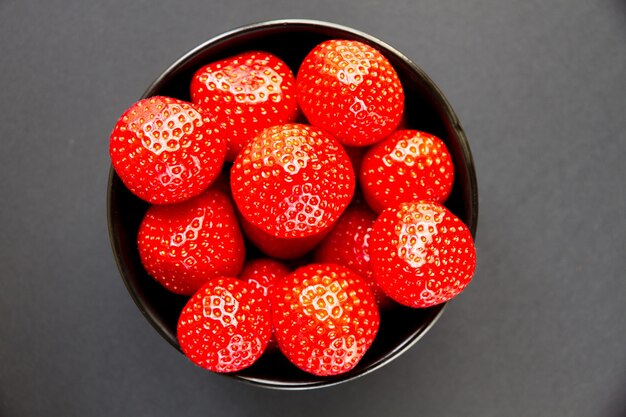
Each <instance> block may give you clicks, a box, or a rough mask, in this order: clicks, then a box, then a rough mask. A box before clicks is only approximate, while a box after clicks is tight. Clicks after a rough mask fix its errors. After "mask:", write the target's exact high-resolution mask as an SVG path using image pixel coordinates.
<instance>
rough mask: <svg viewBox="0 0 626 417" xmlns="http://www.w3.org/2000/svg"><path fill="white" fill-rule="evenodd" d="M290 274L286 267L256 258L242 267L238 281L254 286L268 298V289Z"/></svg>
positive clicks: (273, 260)
mask: <svg viewBox="0 0 626 417" xmlns="http://www.w3.org/2000/svg"><path fill="white" fill-rule="evenodd" d="M289 272H291V271H290V270H289V268H288V267H287V265H285V264H284V263H282V262H280V261H277V260H275V259H271V258H257V259H253V260H251V261H248V262H246V263H245V265H244V266H243V270H242V271H241V274H240V275H239V279H241V280H242V281H245V282H248V283H250V284H252V285H254V287H255V289H256V290H257V291H260V292H261V293H262V294H263V296H264V297H268V296H269V291H270V288H271V287H272V286H273V285H274V282H276V281H277V280H279V279H282V278H284V277H285V276H287V274H289Z"/></svg>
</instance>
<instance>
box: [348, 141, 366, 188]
mask: <svg viewBox="0 0 626 417" xmlns="http://www.w3.org/2000/svg"><path fill="white" fill-rule="evenodd" d="M343 148H344V149H345V151H346V153H347V154H348V157H349V158H350V162H351V163H352V168H353V169H354V173H355V174H356V176H357V180H358V176H359V173H360V172H361V165H362V164H363V158H365V154H366V153H367V151H368V150H369V149H370V148H369V147H367V146H344V147H343Z"/></svg>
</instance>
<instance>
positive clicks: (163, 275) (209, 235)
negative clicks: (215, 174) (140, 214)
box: [137, 187, 245, 295]
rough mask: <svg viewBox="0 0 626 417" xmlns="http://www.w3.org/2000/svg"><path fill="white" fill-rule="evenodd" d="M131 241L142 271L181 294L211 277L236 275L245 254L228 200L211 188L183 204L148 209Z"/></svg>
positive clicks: (194, 290)
mask: <svg viewBox="0 0 626 417" xmlns="http://www.w3.org/2000/svg"><path fill="white" fill-rule="evenodd" d="M137 242H138V247H139V255H140V258H141V262H142V263H143V265H144V267H145V268H146V271H147V272H148V274H150V275H151V276H152V277H154V279H156V280H157V281H158V282H159V283H160V284H161V285H163V286H164V287H165V288H167V289H168V290H169V291H171V292H174V293H177V294H183V295H191V294H193V293H194V292H196V291H197V290H198V288H200V287H201V286H202V285H204V284H205V283H206V282H207V281H209V280H210V279H212V278H217V277H220V276H237V275H238V274H239V273H240V272H241V268H242V266H243V263H244V259H245V246H244V240H243V235H242V233H241V230H240V229H239V225H238V223H237V218H236V214H235V212H234V209H233V207H232V204H231V202H230V200H229V199H228V197H227V196H226V195H225V194H224V193H223V192H222V191H220V190H219V189H217V188H213V187H212V188H210V189H208V190H206V191H205V192H204V193H202V194H201V195H199V196H197V197H195V198H193V199H191V200H188V201H185V202H183V203H179V204H173V205H163V206H151V207H150V208H148V211H147V212H146V215H145V216H144V218H143V220H142V222H141V225H140V227H139V233H138V237H137Z"/></svg>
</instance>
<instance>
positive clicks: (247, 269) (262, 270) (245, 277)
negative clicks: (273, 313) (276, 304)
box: [239, 258, 291, 351]
mask: <svg viewBox="0 0 626 417" xmlns="http://www.w3.org/2000/svg"><path fill="white" fill-rule="evenodd" d="M289 273H291V269H290V268H289V267H287V265H285V264H284V263H282V262H280V261H277V260H275V259H271V258H257V259H252V260H250V261H248V262H246V263H245V265H244V266H243V270H242V271H241V274H240V275H239V279H241V280H242V281H245V282H248V283H250V284H252V285H253V286H254V290H255V291H259V292H260V293H261V294H262V295H263V297H265V298H266V299H267V300H268V301H269V300H270V292H271V291H272V288H274V283H275V282H276V281H279V280H281V279H283V278H284V277H286V276H287V275H289ZM270 307H271V305H270ZM277 348H278V344H277V343H276V338H275V337H274V335H273V332H272V337H271V338H270V340H269V342H268V344H267V348H266V351H270V350H275V349H277Z"/></svg>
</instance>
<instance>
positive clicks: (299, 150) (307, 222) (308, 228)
mask: <svg viewBox="0 0 626 417" xmlns="http://www.w3.org/2000/svg"><path fill="white" fill-rule="evenodd" d="M230 183H231V189H232V193H233V199H234V200H235V203H236V204H237V207H238V208H239V211H240V213H241V215H242V216H243V217H244V218H245V220H246V221H248V222H249V223H251V224H252V225H254V226H256V227H257V228H259V229H260V230H262V231H263V232H265V233H267V234H269V235H271V236H274V237H278V238H289V239H292V238H306V237H310V236H313V235H317V234H320V233H322V232H324V231H326V230H328V229H329V228H330V227H331V226H332V225H333V224H334V223H335V222H336V221H337V219H338V218H339V216H340V215H341V213H342V212H343V211H344V210H345V208H346V206H347V205H348V203H349V202H350V199H351V198H352V195H353V193H354V187H355V178H354V171H353V170H352V165H351V164H350V159H349V158H348V155H347V154H346V152H345V151H344V150H343V148H342V146H341V144H339V142H337V140H335V139H334V138H333V137H332V136H330V135H328V134H326V133H325V132H323V131H321V130H319V129H317V128H314V127H311V126H306V125H300V124H286V125H279V126H274V127H271V128H268V129H266V130H264V131H263V132H261V133H260V134H259V135H258V136H256V137H255V138H254V139H253V140H252V141H251V142H249V143H248V144H247V145H246V146H245V147H244V148H243V149H242V151H241V152H240V153H239V155H237V159H236V160H235V163H234V164H233V167H232V169H231V176H230Z"/></svg>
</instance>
